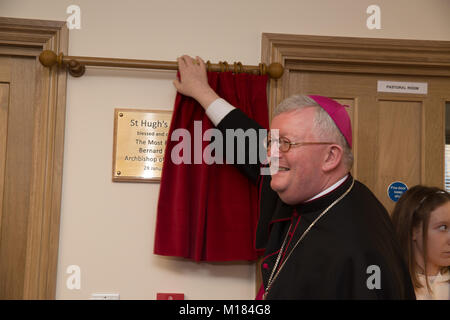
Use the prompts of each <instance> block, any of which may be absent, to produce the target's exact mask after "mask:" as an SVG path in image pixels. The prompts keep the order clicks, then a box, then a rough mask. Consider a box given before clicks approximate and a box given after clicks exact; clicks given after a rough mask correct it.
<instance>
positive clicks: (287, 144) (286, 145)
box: [265, 137, 334, 152]
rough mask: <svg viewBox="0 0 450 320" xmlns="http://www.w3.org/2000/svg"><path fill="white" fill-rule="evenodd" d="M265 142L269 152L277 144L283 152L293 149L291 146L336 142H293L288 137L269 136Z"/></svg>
mask: <svg viewBox="0 0 450 320" xmlns="http://www.w3.org/2000/svg"><path fill="white" fill-rule="evenodd" d="M265 142H266V143H265V147H266V149H267V152H269V151H270V149H271V148H272V147H273V146H274V145H275V144H277V145H278V150H280V151H281V152H288V151H289V150H290V149H291V146H299V147H300V146H305V145H313V144H334V142H291V141H290V140H289V139H288V138H279V139H270V138H269V137H268V138H267V139H266V141H265Z"/></svg>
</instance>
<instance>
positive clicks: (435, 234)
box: [413, 201, 450, 275]
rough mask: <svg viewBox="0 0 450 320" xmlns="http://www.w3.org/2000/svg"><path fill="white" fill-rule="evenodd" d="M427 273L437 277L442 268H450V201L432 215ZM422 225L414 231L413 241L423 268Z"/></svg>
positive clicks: (428, 238)
mask: <svg viewBox="0 0 450 320" xmlns="http://www.w3.org/2000/svg"><path fill="white" fill-rule="evenodd" d="M427 233H428V235H427V273H428V275H436V274H437V273H438V272H439V270H440V269H441V268H442V267H448V266H450V201H447V202H446V203H445V204H443V205H441V206H439V207H437V208H436V209H435V210H433V211H431V213H430V220H429V224H428V229H427ZM422 235H423V234H422V224H420V225H419V226H418V227H417V228H415V229H414V232H413V240H414V250H415V251H416V258H417V259H418V261H417V263H418V264H419V265H420V266H421V267H423V255H422V252H423V245H424V243H423V240H422V239H423V236H422Z"/></svg>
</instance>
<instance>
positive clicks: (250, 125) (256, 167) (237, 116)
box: [217, 109, 267, 184]
mask: <svg viewBox="0 0 450 320" xmlns="http://www.w3.org/2000/svg"><path fill="white" fill-rule="evenodd" d="M217 128H218V129H219V130H220V131H221V132H222V135H223V137H224V142H225V143H224V145H225V146H226V145H227V143H230V141H227V133H226V132H227V130H230V129H231V130H244V131H247V130H249V129H250V130H255V131H256V133H257V135H256V136H257V146H250V145H249V139H246V143H245V162H244V163H238V161H237V152H238V149H237V143H238V139H237V138H234V165H235V166H236V167H237V168H238V170H239V171H240V172H242V173H243V174H244V175H245V176H246V177H247V178H248V179H250V181H252V182H253V183H255V184H256V183H257V182H258V179H259V176H260V169H261V165H262V164H263V163H265V162H267V161H266V157H265V155H266V154H265V152H263V153H262V154H264V157H260V156H259V154H260V151H261V148H264V139H265V137H266V135H261V134H259V133H260V129H263V128H262V126H260V125H259V124H258V123H257V122H256V121H254V120H252V119H250V118H249V117H247V116H246V115H245V114H244V113H243V112H242V111H241V110H239V109H234V110H233V111H231V112H229V113H228V114H227V115H226V116H225V117H224V118H223V119H222V121H220V123H219V124H218V125H217ZM250 147H252V148H254V147H256V148H257V149H256V151H257V154H258V157H257V160H258V161H257V162H256V163H250V161H249V154H250V151H249V148H250ZM223 152H224V153H223V154H224V156H226V148H224V151H223ZM261 158H262V159H261Z"/></svg>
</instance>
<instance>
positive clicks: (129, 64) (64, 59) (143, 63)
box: [39, 50, 284, 79]
mask: <svg viewBox="0 0 450 320" xmlns="http://www.w3.org/2000/svg"><path fill="white" fill-rule="evenodd" d="M39 61H40V62H41V63H42V64H43V65H44V66H45V67H48V68H50V67H52V66H53V65H55V64H57V65H58V67H62V66H65V67H66V68H67V69H68V71H69V73H70V74H71V75H72V76H74V77H81V76H82V75H83V74H84V72H85V71H86V67H85V66H100V67H118V68H141V69H160V70H161V69H162V70H178V63H177V62H173V61H155V60H135V59H118V58H94V57H75V56H64V55H63V54H62V53H60V54H59V55H56V53H55V52H53V51H51V50H44V51H42V53H41V54H40V55H39ZM207 68H208V71H221V72H224V71H232V72H235V73H256V74H262V75H264V74H268V75H269V77H271V78H274V79H279V78H281V76H282V75H283V71H284V68H283V66H282V65H281V64H280V63H277V62H275V63H271V64H270V65H269V66H268V67H267V66H266V64H264V63H260V64H259V66H244V65H242V63H240V62H235V63H234V64H233V65H229V64H228V63H227V62H219V64H212V63H210V62H209V61H208V62H207Z"/></svg>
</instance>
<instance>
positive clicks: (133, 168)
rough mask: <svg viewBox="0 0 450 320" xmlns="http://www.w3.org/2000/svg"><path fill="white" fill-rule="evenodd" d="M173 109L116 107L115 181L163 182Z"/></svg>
mask: <svg viewBox="0 0 450 320" xmlns="http://www.w3.org/2000/svg"><path fill="white" fill-rule="evenodd" d="M171 118H172V111H162V110H136V109H115V110H114V155H113V181H129V182H153V181H160V179H161V172H162V165H163V161H164V150H165V148H166V144H167V138H168V134H169V127H170V120H171Z"/></svg>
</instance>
